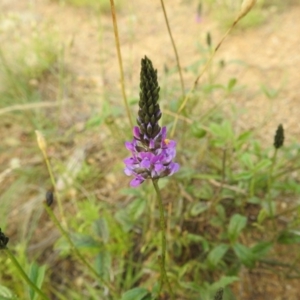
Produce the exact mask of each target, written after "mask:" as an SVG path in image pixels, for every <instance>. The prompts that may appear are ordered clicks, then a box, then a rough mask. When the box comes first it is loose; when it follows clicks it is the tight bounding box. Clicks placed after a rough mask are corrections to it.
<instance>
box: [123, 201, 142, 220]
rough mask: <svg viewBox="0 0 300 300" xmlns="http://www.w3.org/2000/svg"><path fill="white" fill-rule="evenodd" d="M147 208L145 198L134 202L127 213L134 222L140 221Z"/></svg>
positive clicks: (128, 207)
mask: <svg viewBox="0 0 300 300" xmlns="http://www.w3.org/2000/svg"><path fill="white" fill-rule="evenodd" d="M145 208H146V201H145V199H144V198H139V199H136V200H134V201H132V202H131V203H130V204H129V205H128V206H127V211H128V213H129V215H130V217H131V218H132V219H133V220H138V219H139V218H140V217H141V215H142V214H143V212H144V211H145Z"/></svg>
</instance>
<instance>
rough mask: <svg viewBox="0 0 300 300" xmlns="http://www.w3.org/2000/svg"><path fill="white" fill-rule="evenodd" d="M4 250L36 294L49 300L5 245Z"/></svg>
mask: <svg viewBox="0 0 300 300" xmlns="http://www.w3.org/2000/svg"><path fill="white" fill-rule="evenodd" d="M4 250H5V251H6V253H7V255H8V256H9V258H10V259H11V261H12V262H13V264H14V265H15V267H16V268H17V269H18V272H19V274H21V276H22V278H23V279H24V280H25V281H26V283H27V284H28V285H29V286H30V287H31V288H32V289H33V290H34V291H35V292H36V293H37V294H39V295H40V297H41V298H42V299H45V300H49V298H48V297H47V296H46V295H45V294H44V293H43V292H42V291H41V290H40V289H39V288H38V287H37V286H36V285H35V284H34V283H33V282H32V281H31V280H30V278H29V277H28V276H27V274H26V273H25V271H24V270H23V268H22V267H21V265H20V264H19V262H18V261H17V259H16V258H15V256H14V255H13V253H12V252H11V251H10V250H9V249H8V248H7V247H5V248H4Z"/></svg>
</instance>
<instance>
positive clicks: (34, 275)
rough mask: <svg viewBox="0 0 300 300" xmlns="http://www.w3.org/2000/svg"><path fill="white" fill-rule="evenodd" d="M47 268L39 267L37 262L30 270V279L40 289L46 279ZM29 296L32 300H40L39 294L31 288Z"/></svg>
mask: <svg viewBox="0 0 300 300" xmlns="http://www.w3.org/2000/svg"><path fill="white" fill-rule="evenodd" d="M45 271H46V266H39V265H38V264H37V263H36V262H33V263H32V264H31V265H30V268H29V278H30V279H31V281H32V282H33V283H34V284H35V285H36V286H37V287H38V288H41V286H42V284H43V281H44V277H45ZM29 296H30V299H31V300H36V299H38V296H39V295H38V294H37V293H36V292H35V291H34V290H33V289H32V288H31V287H29Z"/></svg>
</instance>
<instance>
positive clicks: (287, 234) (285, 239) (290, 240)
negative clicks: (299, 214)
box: [277, 230, 300, 245]
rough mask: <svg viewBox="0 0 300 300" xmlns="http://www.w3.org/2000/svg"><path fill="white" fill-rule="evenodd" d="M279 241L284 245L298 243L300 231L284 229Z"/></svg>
mask: <svg viewBox="0 0 300 300" xmlns="http://www.w3.org/2000/svg"><path fill="white" fill-rule="evenodd" d="M277 241H278V243H280V244H284V245H291V244H298V243H300V232H299V231H296V230H284V231H282V232H281V233H280V235H279V237H278V239H277Z"/></svg>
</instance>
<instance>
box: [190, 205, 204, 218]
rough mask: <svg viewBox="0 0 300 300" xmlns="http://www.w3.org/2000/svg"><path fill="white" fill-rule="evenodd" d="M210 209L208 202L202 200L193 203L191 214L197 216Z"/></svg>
mask: <svg viewBox="0 0 300 300" xmlns="http://www.w3.org/2000/svg"><path fill="white" fill-rule="evenodd" d="M207 209H208V206H207V203H205V202H203V201H201V202H196V203H194V204H193V206H192V208H191V210H190V214H191V216H192V217H196V216H198V215H200V214H201V213H203V212H204V211H206V210H207Z"/></svg>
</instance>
